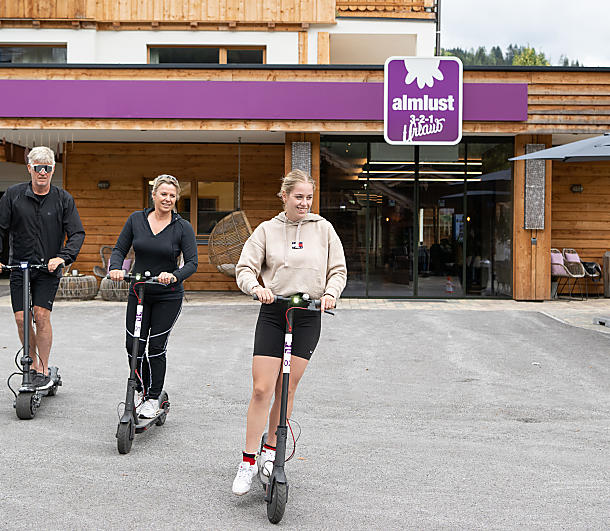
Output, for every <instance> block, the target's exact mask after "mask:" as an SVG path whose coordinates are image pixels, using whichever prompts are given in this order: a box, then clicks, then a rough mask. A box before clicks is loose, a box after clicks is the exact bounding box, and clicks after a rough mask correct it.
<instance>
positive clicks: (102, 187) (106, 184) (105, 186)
mask: <svg viewBox="0 0 610 531" xmlns="http://www.w3.org/2000/svg"><path fill="white" fill-rule="evenodd" d="M97 187H98V188H99V189H100V190H107V189H108V188H110V183H109V182H108V181H98V182H97Z"/></svg>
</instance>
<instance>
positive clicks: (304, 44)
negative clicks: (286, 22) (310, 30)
mask: <svg viewBox="0 0 610 531" xmlns="http://www.w3.org/2000/svg"><path fill="white" fill-rule="evenodd" d="M308 52H309V48H308V41H307V32H306V31H299V64H300V65H306V64H307V62H308V60H309V59H308V57H309V54H308Z"/></svg>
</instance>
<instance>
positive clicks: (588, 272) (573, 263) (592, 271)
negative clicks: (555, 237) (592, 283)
mask: <svg viewBox="0 0 610 531" xmlns="http://www.w3.org/2000/svg"><path fill="white" fill-rule="evenodd" d="M562 254H563V259H564V263H565V264H566V267H567V268H568V269H570V271H572V272H573V273H582V276H583V278H584V279H585V297H587V298H589V279H590V278H591V279H599V278H601V271H602V270H601V267H600V266H599V264H597V263H596V262H586V264H587V265H586V266H585V262H583V261H582V260H581V259H580V256H579V255H578V253H577V252H576V251H575V250H574V249H567V248H566V249H564V250H563V253H562Z"/></svg>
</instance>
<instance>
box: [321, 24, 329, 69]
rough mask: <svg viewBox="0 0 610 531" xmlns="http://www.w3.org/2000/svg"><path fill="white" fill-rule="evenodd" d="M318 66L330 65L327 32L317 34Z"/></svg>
mask: <svg viewBox="0 0 610 531" xmlns="http://www.w3.org/2000/svg"><path fill="white" fill-rule="evenodd" d="M318 64H319V65H328V64H330V33H328V31H320V32H319V33H318Z"/></svg>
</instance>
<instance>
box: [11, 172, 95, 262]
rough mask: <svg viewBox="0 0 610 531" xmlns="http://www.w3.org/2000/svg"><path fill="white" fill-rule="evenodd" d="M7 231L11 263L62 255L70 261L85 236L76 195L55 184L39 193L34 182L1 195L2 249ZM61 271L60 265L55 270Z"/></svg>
mask: <svg viewBox="0 0 610 531" xmlns="http://www.w3.org/2000/svg"><path fill="white" fill-rule="evenodd" d="M7 232H8V234H9V248H10V253H9V264H17V263H19V262H22V261H23V262H25V261H27V262H31V263H41V262H48V261H49V260H50V259H51V258H55V257H59V258H63V260H64V262H65V263H66V265H69V264H71V263H72V262H74V261H75V260H76V257H77V256H78V253H79V251H80V248H81V247H82V245H83V241H84V240H85V230H84V229H83V224H82V223H81V220H80V216H79V215H78V210H76V205H75V204H74V198H73V197H72V196H71V195H70V194H69V193H68V192H66V191H65V190H62V189H60V188H57V186H53V185H51V188H50V190H49V193H48V194H46V195H44V196H39V195H36V194H35V193H34V192H33V190H32V183H31V182H27V183H19V184H15V185H13V186H11V187H10V188H9V189H8V190H7V191H6V193H5V194H4V195H3V196H2V198H1V199H0V252H1V251H2V238H3V237H4V236H5V235H6V233H7ZM66 236H67V240H66V241H65V243H64V240H65V239H66ZM60 271H61V268H58V269H57V273H53V274H60Z"/></svg>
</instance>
